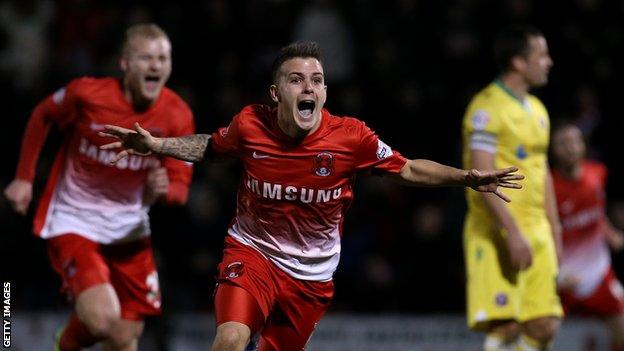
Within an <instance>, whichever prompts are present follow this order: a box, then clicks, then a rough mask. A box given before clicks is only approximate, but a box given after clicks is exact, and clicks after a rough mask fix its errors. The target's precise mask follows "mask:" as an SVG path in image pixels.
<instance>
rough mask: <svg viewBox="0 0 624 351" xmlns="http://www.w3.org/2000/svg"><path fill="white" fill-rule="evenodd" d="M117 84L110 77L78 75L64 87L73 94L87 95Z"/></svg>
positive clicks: (115, 80)
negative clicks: (78, 76)
mask: <svg viewBox="0 0 624 351" xmlns="http://www.w3.org/2000/svg"><path fill="white" fill-rule="evenodd" d="M118 84H119V83H118V82H117V79H115V78H112V77H104V78H94V77H80V78H76V79H73V80H71V81H70V82H69V83H68V84H67V85H66V87H65V89H66V90H67V92H69V93H71V94H73V95H80V96H89V95H91V94H93V93H97V92H101V91H102V90H109V89H113V88H115V86H116V85H118Z"/></svg>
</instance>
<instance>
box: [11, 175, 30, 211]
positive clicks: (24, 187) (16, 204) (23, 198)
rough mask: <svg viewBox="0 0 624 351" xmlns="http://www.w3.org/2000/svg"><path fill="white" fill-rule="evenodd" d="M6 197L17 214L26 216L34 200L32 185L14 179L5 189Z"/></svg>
mask: <svg viewBox="0 0 624 351" xmlns="http://www.w3.org/2000/svg"><path fill="white" fill-rule="evenodd" d="M4 196H6V198H7V200H9V204H10V205H11V207H12V208H13V209H14V210H15V212H17V213H19V214H21V215H22V216H25V215H26V212H28V206H29V205H30V201H31V200H32V183H31V182H29V181H26V180H22V179H14V180H13V181H12V182H11V184H9V186H7V187H6V188H5V189H4Z"/></svg>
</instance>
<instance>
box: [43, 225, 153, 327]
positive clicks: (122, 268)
mask: <svg viewBox="0 0 624 351" xmlns="http://www.w3.org/2000/svg"><path fill="white" fill-rule="evenodd" d="M47 243H48V254H49V255H50V261H51V263H52V268H54V270H55V271H56V272H57V273H58V274H59V275H60V276H61V278H62V280H63V288H62V290H63V292H65V293H67V294H68V295H69V296H70V298H71V299H74V298H75V297H76V296H78V295H79V294H80V293H81V292H82V291H84V290H85V289H87V288H89V287H92V286H94V285H98V284H111V285H112V286H113V288H114V289H115V292H116V293H117V297H118V298H119V302H120V305H121V318H123V319H130V320H142V319H143V317H144V316H149V315H157V314H160V303H161V301H160V289H159V285H158V273H157V272H156V265H155V263H154V257H153V255H152V243H151V240H150V238H144V239H141V240H137V241H134V242H130V243H124V244H118V245H102V244H99V243H96V242H93V241H91V240H89V239H86V238H84V237H82V236H79V235H76V234H64V235H61V236H57V237H54V238H50V239H48V240H47Z"/></svg>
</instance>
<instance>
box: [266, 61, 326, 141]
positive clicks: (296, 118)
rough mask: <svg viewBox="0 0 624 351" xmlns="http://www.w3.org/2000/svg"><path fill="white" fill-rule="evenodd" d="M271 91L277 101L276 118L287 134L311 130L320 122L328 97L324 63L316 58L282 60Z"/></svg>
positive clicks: (295, 134) (301, 134)
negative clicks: (276, 79) (277, 76)
mask: <svg viewBox="0 0 624 351" xmlns="http://www.w3.org/2000/svg"><path fill="white" fill-rule="evenodd" d="M270 93H271V97H272V98H273V100H274V101H275V102H277V110H278V119H279V121H280V125H281V126H282V128H285V129H286V130H284V132H286V134H288V135H290V136H293V137H298V136H305V135H307V134H310V133H312V132H313V131H315V130H316V128H318V126H319V124H320V121H321V109H322V108H323V105H325V100H326V99H327V86H326V85H325V77H324V75H323V66H322V65H321V63H320V62H319V61H318V60H317V59H315V58H294V59H290V60H288V61H286V62H284V63H283V64H282V66H281V67H280V75H279V78H278V81H277V83H276V84H275V85H272V86H271V88H270Z"/></svg>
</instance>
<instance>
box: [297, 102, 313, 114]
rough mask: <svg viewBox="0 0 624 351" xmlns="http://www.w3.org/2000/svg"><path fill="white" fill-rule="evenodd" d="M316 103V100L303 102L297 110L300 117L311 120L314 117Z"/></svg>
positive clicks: (298, 105)
mask: <svg viewBox="0 0 624 351" xmlns="http://www.w3.org/2000/svg"><path fill="white" fill-rule="evenodd" d="M315 106H316V103H315V102H314V100H301V101H299V103H298V104H297V109H298V110H299V115H300V116H301V117H303V118H310V117H311V116H312V112H313V111H314V107H315Z"/></svg>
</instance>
